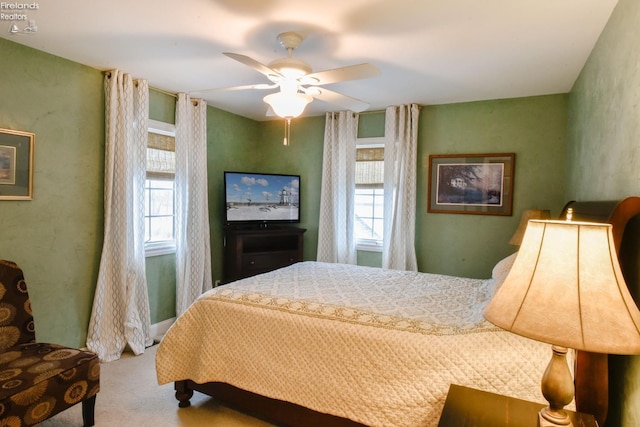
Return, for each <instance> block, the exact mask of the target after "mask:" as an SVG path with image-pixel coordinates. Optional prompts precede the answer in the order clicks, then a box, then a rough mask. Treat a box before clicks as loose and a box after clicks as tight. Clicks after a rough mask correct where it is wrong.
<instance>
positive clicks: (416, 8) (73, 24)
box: [0, 0, 617, 120]
mask: <svg viewBox="0 0 640 427" xmlns="http://www.w3.org/2000/svg"><path fill="white" fill-rule="evenodd" d="M7 3H12V2H7ZM7 3H4V2H3V4H7ZM18 3H19V4H32V3H31V1H29V2H26V1H25V2H24V3H21V2H18ZM616 3H617V0H174V1H171V2H166V1H158V0H126V1H125V0H111V1H105V0H56V1H51V2H49V1H47V2H41V3H35V4H36V5H37V6H38V9H37V10H27V11H18V12H15V11H10V10H7V9H4V10H2V11H1V12H2V13H4V14H8V13H24V14H26V15H27V17H28V19H35V21H36V24H37V27H38V30H37V32H36V33H34V34H26V33H24V32H20V33H17V34H10V33H9V31H8V29H9V26H10V24H11V22H10V21H7V20H0V36H1V37H3V38H6V39H8V40H12V41H15V42H17V43H21V44H24V45H27V46H31V47H34V48H36V49H39V50H42V51H45V52H49V53H52V54H54V55H57V56H61V57H63V58H67V59H70V60H73V61H76V62H79V63H82V64H86V65H89V66H91V67H95V68H97V69H100V70H108V69H114V68H117V69H120V70H122V71H124V72H128V73H131V74H132V75H133V76H135V77H140V78H145V79H147V80H148V82H149V85H150V86H152V87H155V88H159V89H163V90H167V91H170V92H174V93H175V92H189V93H192V96H198V97H204V98H205V99H206V100H207V102H208V104H209V105H212V106H215V107H218V108H221V109H223V110H226V111H230V112H233V113H236V114H240V115H242V116H246V117H250V118H253V119H256V120H265V119H266V117H265V113H266V111H267V105H266V104H265V103H264V102H262V97H263V96H265V95H266V94H268V93H270V92H269V91H259V90H246V91H209V92H204V93H201V92H197V93H195V91H196V90H198V89H206V88H221V87H228V86H236V85H246V84H254V83H268V80H267V79H266V77H265V76H263V75H262V74H260V73H258V72H257V71H255V70H253V69H251V68H249V67H247V66H245V65H243V64H241V63H239V62H237V61H234V60H232V59H230V58H228V57H226V56H224V55H223V54H222V52H225V51H230V52H235V53H240V54H243V55H248V56H250V57H252V58H254V59H256V60H258V61H260V62H262V63H263V64H268V63H269V62H270V61H271V60H273V59H276V58H279V57H283V56H286V52H285V50H284V49H283V48H282V47H281V46H280V44H279V43H278V41H277V40H276V36H277V35H278V34H279V33H281V32H284V31H297V32H300V33H301V34H303V35H304V36H305V40H304V41H303V43H302V45H301V46H300V47H299V48H298V49H296V50H295V51H294V53H293V56H294V57H298V58H300V59H303V60H305V61H307V62H308V63H309V64H310V65H311V66H312V67H313V71H314V72H315V71H321V70H325V69H331V68H337V67H343V66H347V65H351V64H356V63H361V62H370V63H372V64H374V65H376V66H377V67H378V68H379V69H380V70H381V73H382V74H381V76H380V77H376V78H372V79H366V80H355V81H349V82H342V83H335V84H331V85H327V86H326V87H327V88H328V89H331V90H333V91H336V92H340V93H342V94H345V95H348V96H351V97H355V98H358V99H360V100H363V101H365V102H367V103H369V104H370V105H371V107H370V110H380V109H383V108H385V107H386V106H388V105H400V104H408V103H418V104H422V105H429V104H443V103H455V102H465V101H477V100H487V99H500V98H511V97H521V96H532V95H546V94H554V93H565V92H568V91H569V90H570V89H571V87H572V86H573V83H574V82H575V79H576V77H577V76H578V74H579V73H580V70H581V69H582V67H583V65H584V63H585V61H586V59H587V57H588V56H589V53H590V52H591V50H592V48H593V46H594V44H595V42H596V41H597V39H598V37H599V35H600V33H601V31H602V29H603V27H604V26H605V24H606V22H607V20H608V19H609V16H610V15H611V12H612V11H613V9H614V7H615V5H616ZM12 4H13V3H12ZM16 24H18V27H19V28H24V27H25V26H26V22H25V21H17V22H16ZM6 60H10V59H8V58H3V59H2V61H6ZM337 110H339V108H338V107H336V106H334V105H330V104H327V103H324V102H322V101H317V100H316V101H314V102H312V103H311V104H310V105H309V106H308V107H307V109H306V112H305V115H319V114H322V113H323V112H326V111H337Z"/></svg>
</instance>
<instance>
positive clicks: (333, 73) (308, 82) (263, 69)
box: [223, 31, 380, 119]
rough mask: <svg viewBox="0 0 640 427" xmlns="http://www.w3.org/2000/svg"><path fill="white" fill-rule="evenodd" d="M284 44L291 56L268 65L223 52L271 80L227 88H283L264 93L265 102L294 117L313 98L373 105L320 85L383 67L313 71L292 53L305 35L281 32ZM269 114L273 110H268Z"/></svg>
mask: <svg viewBox="0 0 640 427" xmlns="http://www.w3.org/2000/svg"><path fill="white" fill-rule="evenodd" d="M277 38H278V40H279V41H280V44H281V45H282V46H283V47H284V48H285V49H286V50H287V56H286V57H284V58H279V59H276V60H274V61H271V62H270V63H269V64H268V65H264V64H262V63H260V62H259V61H256V60H255V59H253V58H250V57H248V56H246V55H241V54H238V53H232V52H223V54H224V55H226V56H228V57H229V58H232V59H235V60H236V61H238V62H241V63H242V64H244V65H247V66H249V67H251V68H253V69H254V70H256V71H258V72H259V73H261V74H264V75H265V76H266V77H267V78H268V79H269V80H270V82H271V83H263V84H253V85H245V86H234V87H230V88H226V90H243V89H276V88H279V92H276V93H272V94H270V95H267V96H265V97H264V102H266V103H267V104H269V105H270V106H271V109H272V110H273V112H274V113H275V114H277V115H278V116H280V117H283V118H286V119H291V118H294V117H298V116H299V115H300V114H302V112H303V111H304V108H305V107H306V106H307V104H309V103H310V102H311V101H312V100H313V98H316V99H319V100H321V101H324V102H328V103H330V104H335V105H337V106H339V107H341V108H344V109H347V110H351V111H355V112H361V111H364V110H366V109H367V108H369V104H367V103H366V102H363V101H360V100H358V99H355V98H352V97H349V96H346V95H342V94H340V93H337V92H334V91H331V90H328V89H325V88H323V87H319V86H322V85H326V84H330V83H337V82H343V81H347V80H358V79H366V78H370V77H376V76H378V75H380V70H379V69H378V68H377V67H376V66H375V65H372V64H368V63H362V64H357V65H350V66H346V67H341V68H334V69H330V70H325V71H318V72H315V73H312V70H311V66H310V65H309V64H307V63H306V62H305V61H303V60H301V59H298V58H294V57H293V55H292V53H293V50H294V49H295V48H297V47H298V46H300V43H302V40H303V37H302V36H301V35H300V34H298V33H296V32H293V31H289V32H285V33H281V34H279V35H278V37H277ZM267 114H268V115H269V113H267Z"/></svg>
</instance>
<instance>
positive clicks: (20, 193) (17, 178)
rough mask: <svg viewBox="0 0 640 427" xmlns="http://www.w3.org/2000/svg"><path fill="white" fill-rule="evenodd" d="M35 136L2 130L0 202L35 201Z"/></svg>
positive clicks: (17, 131)
mask: <svg viewBox="0 0 640 427" xmlns="http://www.w3.org/2000/svg"><path fill="white" fill-rule="evenodd" d="M35 138H36V136H35V134H34V133H30V132H23V131H19V130H11V129H0V200H33V150H34V145H35Z"/></svg>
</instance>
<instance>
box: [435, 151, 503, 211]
mask: <svg viewBox="0 0 640 427" xmlns="http://www.w3.org/2000/svg"><path fill="white" fill-rule="evenodd" d="M514 164H515V154H514V153H492V154H451V155H448V154H447V155H431V156H429V200H428V205H427V212H429V213H455V214H476V215H511V214H512V211H513V175H514V173H513V171H514Z"/></svg>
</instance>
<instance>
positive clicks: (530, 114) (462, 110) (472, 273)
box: [416, 95, 567, 278]
mask: <svg viewBox="0 0 640 427" xmlns="http://www.w3.org/2000/svg"><path fill="white" fill-rule="evenodd" d="M566 105H567V100H566V95H552V96H539V97H528V98H517V99H506V100H497V101H485V102H471V103H461V104H449V105H437V106H428V107H423V108H422V110H421V112H420V127H419V141H420V142H419V145H418V202H417V219H416V252H417V257H418V267H419V269H420V270H421V271H427V272H432V273H441V274H450V275H456V276H464V277H478V278H487V277H490V275H491V269H492V267H493V266H494V265H495V263H496V262H497V261H498V260H499V259H501V258H502V257H504V256H505V255H508V254H509V253H511V252H513V251H514V250H515V249H516V248H515V247H513V246H510V245H509V244H508V241H509V239H510V238H511V236H512V234H513V232H514V231H515V229H516V228H517V226H518V223H519V221H520V215H521V213H522V212H523V211H524V210H525V209H550V210H551V211H552V215H553V214H559V212H560V209H561V208H562V206H563V204H564V203H565V200H564V185H563V182H564V163H565V160H566V154H565V150H566V138H567V115H566ZM468 153H515V155H516V157H515V177H514V192H513V194H514V195H513V216H494V215H466V214H465V215H461V214H443V213H427V197H428V177H429V155H431V154H468Z"/></svg>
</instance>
